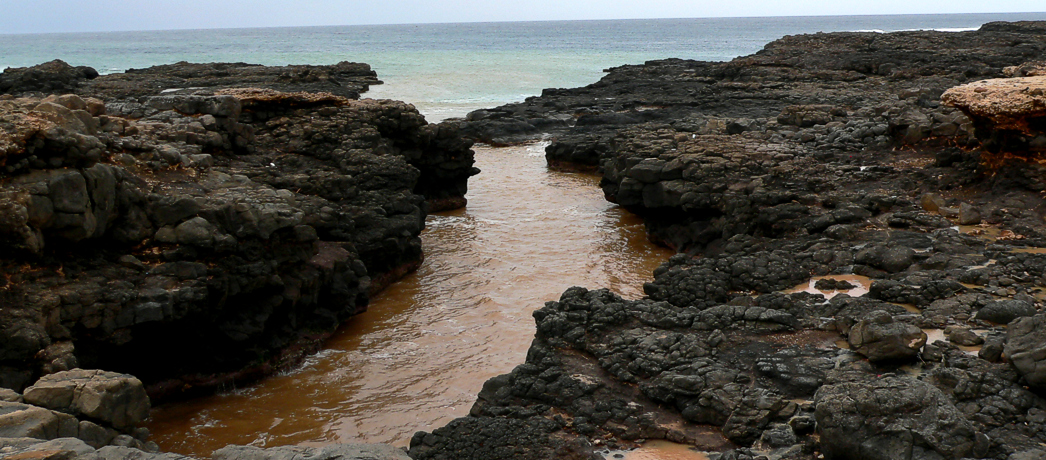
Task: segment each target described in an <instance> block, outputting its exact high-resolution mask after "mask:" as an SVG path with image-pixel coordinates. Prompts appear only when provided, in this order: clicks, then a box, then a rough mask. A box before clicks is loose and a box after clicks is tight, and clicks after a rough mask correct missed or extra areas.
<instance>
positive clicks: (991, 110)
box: [941, 76, 1046, 129]
mask: <svg viewBox="0 0 1046 460" xmlns="http://www.w3.org/2000/svg"><path fill="white" fill-rule="evenodd" d="M941 100H942V101H943V102H944V103H945V104H947V105H950V106H953V107H958V108H960V109H962V110H963V111H964V112H966V113H968V114H970V115H972V116H978V117H984V118H988V119H991V120H992V121H994V122H995V123H996V125H997V126H998V127H999V128H1001V129H1022V128H1023V127H1025V126H1026V125H1025V123H1026V120H1027V119H1028V118H1030V117H1041V116H1046V76H1037V77H1021V78H995V79H991V80H981V81H976V82H973V83H969V84H965V85H962V86H957V87H955V88H952V89H949V90H948V91H945V93H944V95H942V96H941Z"/></svg>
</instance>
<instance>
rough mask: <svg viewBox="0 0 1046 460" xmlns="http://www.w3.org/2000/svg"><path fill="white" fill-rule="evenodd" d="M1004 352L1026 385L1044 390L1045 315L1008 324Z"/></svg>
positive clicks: (1045, 370) (1045, 374) (1045, 362)
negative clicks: (1026, 382)
mask: <svg viewBox="0 0 1046 460" xmlns="http://www.w3.org/2000/svg"><path fill="white" fill-rule="evenodd" d="M1005 352H1006V356H1007V357H1009V358H1010V362H1011V363H1013V367H1015V368H1017V371H1018V372H1020V373H1021V375H1022V376H1024V379H1025V380H1027V381H1028V385H1031V386H1033V387H1036V388H1039V389H1046V314H1039V315H1036V316H1027V317H1024V318H1020V319H1017V320H1015V321H1014V322H1012V323H1010V325H1009V327H1008V328H1007V331H1006V346H1005Z"/></svg>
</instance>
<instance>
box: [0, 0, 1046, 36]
mask: <svg viewBox="0 0 1046 460" xmlns="http://www.w3.org/2000/svg"><path fill="white" fill-rule="evenodd" d="M1011 12H1046V2H1044V1H1043V0H992V1H985V0H928V1H926V0H920V1H913V0H842V1H840V0H833V1H823V0H822V1H813V0H748V1H724V0H689V1H687V0H641V1H625V0H608V1H596V0H531V1H525V0H513V1H504V0H253V1H250V0H0V33H4V34H19V33H52V32H101V31H123V30H167V29H215V28H241V27H283V26H322V25H354V24H413V23H433V22H436V23H439V22H495V21H546V20H578V19H630V18H707V17H751V16H757V17H761V16H821V15H864V14H941V13H1011Z"/></svg>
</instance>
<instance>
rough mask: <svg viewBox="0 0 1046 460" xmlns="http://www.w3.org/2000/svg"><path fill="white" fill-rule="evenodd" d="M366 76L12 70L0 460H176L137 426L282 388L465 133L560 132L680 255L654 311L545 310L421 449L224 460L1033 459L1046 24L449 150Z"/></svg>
mask: <svg viewBox="0 0 1046 460" xmlns="http://www.w3.org/2000/svg"><path fill="white" fill-rule="evenodd" d="M376 83H379V82H378V80H377V77H376V75H375V74H374V73H373V72H372V71H370V69H369V67H367V66H366V65H364V64H350V63H342V64H338V65H334V66H288V67H262V66H251V65H247V64H187V63H179V64H174V65H170V66H159V67H154V68H150V69H144V70H135V71H128V72H127V73H125V74H115V75H107V76H98V74H97V72H95V71H94V70H93V69H90V68H83V67H72V66H69V65H67V64H65V63H62V62H60V61H55V62H50V63H46V64H42V65H40V66H37V67H31V68H24V69H8V70H7V71H5V72H4V73H3V74H0V94H4V93H5V94H7V95H5V96H0V250H2V254H3V258H2V259H0V268H2V269H3V277H0V344H2V345H0V387H4V388H6V390H0V455H7V456H9V457H10V458H17V459H74V458H83V459H92V460H93V459H106V460H115V459H132V458H133V459H165V460H174V459H176V458H179V456H176V455H173V454H162V453H156V446H155V445H152V444H151V443H149V442H148V433H147V432H146V431H144V430H141V429H138V428H136V424H137V423H138V422H140V421H141V420H142V419H143V418H144V417H145V416H146V415H147V414H148V408H149V405H150V400H149V397H148V395H153V396H154V397H164V398H172V397H186V396H191V395H194V394H198V393H202V392H206V391H214V390H215V389H217V388H221V387H222V385H226V384H229V383H232V382H240V381H247V380H251V379H256V378H258V377H260V376H263V375H266V374H268V373H271V372H273V371H274V370H276V369H280V368H282V367H285V366H289V365H293V364H294V363H295V362H297V361H298V360H299V359H300V358H301V357H302V356H303V355H304V354H306V353H308V352H309V351H312V350H315V349H316V347H317V346H318V345H319V344H320V343H321V342H322V340H323V338H324V337H326V336H327V335H328V334H330V332H331V331H332V330H333V329H334V328H335V327H337V325H338V324H340V323H341V322H342V321H344V320H345V319H346V318H348V317H350V316H352V315H353V314H356V313H358V312H360V311H362V310H363V309H364V308H365V307H366V304H367V299H368V295H369V293H371V292H374V291H375V290H376V289H380V288H381V287H383V286H385V285H387V284H388V283H389V282H391V281H392V280H394V279H396V278H397V277H398V276H401V275H402V274H403V273H406V272H407V271H409V270H411V269H412V268H414V267H416V266H417V264H418V263H419V262H420V260H421V258H422V257H423V255H422V253H421V246H420V239H419V236H418V235H419V233H420V231H421V229H422V227H423V225H424V218H425V215H426V213H427V212H429V211H430V210H433V209H450V208H453V207H460V206H463V205H464V204H465V200H464V195H465V192H466V191H467V180H468V178H469V177H470V176H472V175H474V174H476V173H477V172H478V171H477V170H476V169H475V168H474V167H473V161H472V152H471V150H470V147H471V146H472V142H473V141H482V142H487V143H492V144H510V143H517V142H524V141H527V140H531V139H537V138H541V137H543V136H551V138H552V143H551V145H549V147H548V148H547V150H546V152H547V158H548V162H549V165H550V166H552V167H557V168H570V169H589V170H593V171H597V172H598V173H599V174H601V175H602V182H601V187H602V188H603V191H604V192H605V194H606V197H607V199H608V200H610V201H612V202H615V203H618V204H620V205H621V206H623V207H625V208H627V209H629V210H631V211H633V212H635V213H636V214H638V215H640V216H642V217H643V219H644V221H645V222H646V226H647V230H648V233H649V235H650V237H651V239H653V240H654V241H657V242H660V243H662V244H664V245H666V246H669V247H672V248H675V249H676V250H677V251H679V254H678V255H676V256H673V257H672V258H671V259H670V260H669V261H668V262H667V263H666V264H664V265H663V266H661V267H660V268H658V269H657V270H656V271H655V273H654V276H655V279H654V281H652V282H651V283H648V284H647V285H646V286H644V290H645V292H646V294H647V297H646V298H644V299H641V300H623V299H622V298H620V297H619V296H617V295H615V294H614V293H612V292H609V291H608V290H605V289H595V288H598V286H593V287H590V288H593V289H589V288H583V287H575V288H572V289H570V290H568V291H567V292H565V293H564V294H563V296H562V298H561V299H560V300H559V301H558V302H549V303H548V304H546V305H545V306H544V308H542V309H540V310H538V311H537V312H535V314H534V317H535V320H536V323H537V335H536V337H535V339H534V342H533V344H532V346H531V348H530V350H529V353H528V355H527V359H526V362H525V363H523V364H521V365H520V366H518V367H517V368H515V369H514V370H513V371H512V372H511V373H510V374H506V375H503V376H500V377H496V378H494V379H491V380H490V381H488V382H487V383H486V384H485V385H484V388H483V391H482V392H480V394H479V395H478V400H477V402H476V404H475V405H474V407H473V408H472V411H471V413H470V415H469V416H467V417H464V418H460V419H457V420H455V421H453V422H451V423H450V424H449V425H447V426H445V427H442V428H439V429H436V430H434V431H432V432H431V433H426V432H419V433H418V434H417V435H416V436H415V437H414V439H413V440H412V441H411V446H410V449H409V452H403V451H401V450H397V449H393V448H391V447H389V446H376V445H363V446H359V445H356V446H353V445H339V446H331V447H327V448H323V449H317V448H278V449H269V450H263V449H258V448H252V447H235V446H231V447H228V448H226V449H222V450H220V451H218V452H216V453H215V455H214V458H215V459H219V460H226V459H227V460H233V459H243V460H247V459H284V458H286V459H293V458H309V459H316V460H326V459H334V458H344V459H352V458H358V459H362V458H381V459H387V458H388V459H391V458H399V459H402V458H406V457H407V456H408V455H409V457H410V458H414V459H476V460H487V459H547V458H562V459H593V458H602V457H601V456H600V455H599V454H598V453H597V452H599V451H601V450H604V449H622V448H629V447H633V446H636V445H638V444H640V443H642V442H643V441H645V440H656V439H666V440H670V441H673V442H677V443H682V444H688V445H691V446H694V447H696V448H698V449H699V450H702V451H707V452H712V454H711V456H710V457H711V458H713V459H718V460H741V459H759V458H766V459H770V460H778V459H797V460H806V459H809V460H813V459H820V458H828V459H853V460H885V459H904V460H916V459H918V460H938V459H955V460H959V459H966V458H983V459H998V460H1031V459H1042V458H1046V447H1044V446H1046V312H1044V310H1043V308H1044V302H1046V249H1044V248H1046V195H1044V194H1046V92H1044V91H1046V23H1041V22H1017V23H990V24H986V25H984V26H983V27H981V28H980V30H977V31H970V32H960V33H946V32H929V31H926V32H898V33H890V34H879V33H830V34H812V35H800V36H788V37H784V38H782V39H780V40H777V41H775V42H772V43H770V44H768V45H766V47H765V48H764V49H763V50H762V51H760V52H758V53H756V54H754V55H751V56H746V57H741V58H737V59H735V60H733V61H731V62H725V63H713V62H698V61H685V60H678V59H669V60H663V61H651V62H647V63H645V64H643V65H632V66H623V67H618V68H613V69H609V70H608V73H607V75H606V76H605V77H604V78H603V79H602V80H600V81H599V82H597V83H594V84H592V85H589V86H587V87H583V88H575V89H549V90H546V91H545V92H544V93H543V94H542V95H541V96H539V97H532V98H528V99H527V100H526V101H525V102H522V103H518V104H510V105H506V106H502V107H497V108H492V109H489V110H481V111H477V112H473V113H472V114H470V115H469V116H468V118H467V119H465V120H457V121H449V122H445V123H442V124H439V125H430V124H427V123H425V121H424V119H423V117H421V115H420V114H418V112H417V111H416V110H414V109H413V107H411V106H409V105H407V104H404V103H399V102H393V101H371V100H358V99H357V98H358V96H359V93H360V92H363V91H365V90H366V88H367V86H368V85H371V84H376ZM851 282H853V283H859V284H861V283H863V284H866V285H867V293H866V294H864V295H857V291H855V290H854V287H855V285H854V284H851ZM807 283H808V284H809V285H810V286H811V289H795V288H796V286H805V285H806V284H807ZM821 292H832V293H839V295H835V296H833V297H831V298H830V299H829V298H826V296H825V295H824V294H822V293H821ZM847 293H853V294H854V295H853V296H851V295H848V294H847ZM83 369H102V370H83Z"/></svg>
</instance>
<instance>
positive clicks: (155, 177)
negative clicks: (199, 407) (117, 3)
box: [0, 62, 478, 415]
mask: <svg viewBox="0 0 1046 460" xmlns="http://www.w3.org/2000/svg"><path fill="white" fill-rule="evenodd" d="M376 83H380V81H378V80H377V79H376V78H375V76H374V73H373V72H372V71H370V69H369V67H368V66H366V65H365V64H354V63H341V64H337V65H333V66H289V67H285V68H281V67H275V68H273V67H262V66H248V65H244V64H186V63H179V64H175V65H171V66H159V67H156V68H151V69H144V70H138V71H129V72H128V73H127V74H115V75H107V76H97V73H96V72H93V71H90V70H85V69H83V68H73V67H70V66H68V65H67V64H65V63H62V62H50V63H47V64H43V65H41V66H37V67H33V68H27V69H8V70H7V71H5V72H4V73H3V74H0V89H2V91H0V92H4V93H8V94H7V95H2V96H0V168H2V169H0V210H2V212H0V248H2V252H3V254H4V257H3V259H2V260H0V264H2V266H0V269H2V270H3V277H0V343H2V346H0V387H4V388H9V389H12V390H15V391H22V390H23V389H26V388H27V387H30V385H32V384H33V382H35V381H37V379H39V378H40V377H41V376H47V375H56V374H55V373H60V372H62V371H67V370H70V369H74V368H78V367H84V368H99V369H106V370H108V371H115V372H120V373H126V374H132V375H134V376H135V377H136V378H137V379H141V382H144V387H145V388H146V389H148V393H149V395H150V396H152V398H153V399H154V400H156V399H160V400H163V399H171V398H181V397H188V396H193V395H198V394H205V393H208V392H213V391H215V390H218V389H221V388H224V387H229V386H232V385H236V384H243V383H247V382H250V381H253V380H256V379H258V378H261V377H263V376H266V375H269V374H271V373H273V372H276V371H278V370H281V369H285V368H288V367H290V366H294V365H296V364H297V363H298V362H300V360H301V359H302V358H303V357H304V356H306V355H307V354H309V353H311V352H314V351H316V350H317V349H318V347H319V346H320V345H321V344H322V342H323V340H324V339H325V338H327V337H328V336H329V335H330V334H331V333H333V331H334V330H335V329H336V328H337V327H338V326H339V325H340V324H342V323H343V322H344V321H345V320H346V319H347V318H349V317H351V316H352V315H355V314H357V313H359V312H361V311H364V310H365V309H366V306H367V302H368V298H369V296H370V295H371V294H373V293H375V292H377V291H379V290H380V289H382V288H383V287H385V286H386V285H388V284H389V283H391V282H393V281H395V280H396V279H398V278H399V277H401V276H403V275H405V274H406V273H408V272H410V271H411V270H413V269H414V268H416V267H417V265H418V264H420V262H421V260H422V258H423V254H422V252H421V241H420V238H419V234H420V232H421V230H422V228H423V227H424V221H425V216H426V215H427V213H428V212H429V211H430V209H433V208H436V209H447V208H451V207H460V206H464V204H465V199H464V195H465V192H466V190H467V180H468V177H470V176H472V175H474V174H476V173H478V170H477V169H475V168H474V167H473V166H472V165H473V153H472V151H471V149H470V147H471V145H472V144H471V142H468V141H465V140H463V139H462V138H461V137H460V136H458V135H457V134H456V130H455V128H454V127H453V126H440V125H430V124H428V123H426V122H425V120H424V118H423V117H422V116H421V114H419V113H418V112H417V110H416V109H414V107H413V106H410V105H408V104H404V103H402V102H396V101H375V100H358V99H357V98H358V95H359V92H360V91H365V90H366V87H367V85H370V84H376ZM52 90H61V91H63V92H64V94H60V95H47V94H43V93H41V91H52ZM45 378H46V377H45ZM30 388H31V387H30ZM26 391H28V390H26ZM74 415H75V414H74Z"/></svg>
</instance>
